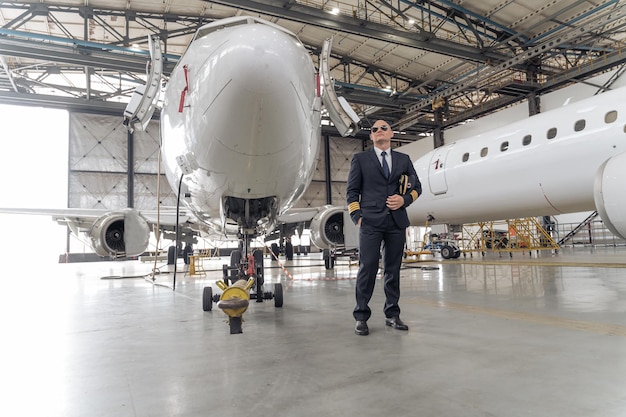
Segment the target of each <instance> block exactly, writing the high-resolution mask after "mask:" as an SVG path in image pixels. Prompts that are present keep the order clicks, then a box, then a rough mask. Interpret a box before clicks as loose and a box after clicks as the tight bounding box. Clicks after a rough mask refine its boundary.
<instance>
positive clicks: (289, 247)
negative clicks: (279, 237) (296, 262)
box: [285, 242, 293, 261]
mask: <svg viewBox="0 0 626 417" xmlns="http://www.w3.org/2000/svg"><path fill="white" fill-rule="evenodd" d="M285 259H286V260H288V261H293V244H292V243H291V242H287V243H285Z"/></svg>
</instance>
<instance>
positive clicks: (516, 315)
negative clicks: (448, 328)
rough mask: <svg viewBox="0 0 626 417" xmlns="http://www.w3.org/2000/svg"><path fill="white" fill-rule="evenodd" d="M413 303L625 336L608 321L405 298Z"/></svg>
mask: <svg viewBox="0 0 626 417" xmlns="http://www.w3.org/2000/svg"><path fill="white" fill-rule="evenodd" d="M406 301H408V302H410V303H413V304H421V305H427V306H431V307H441V308H447V309H450V310H457V311H463V312H466V313H477V314H485V315H489V316H493V317H498V318H503V319H508V320H518V321H525V322H530V323H537V324H543V325H546V326H555V327H561V328H564V329H573V330H581V331H585V332H592V333H599V334H603V335H607V336H623V337H626V326H622V325H619V324H609V323H596V322H591V321H583V320H572V319H566V318H562V317H555V316H545V315H542V314H534V313H523V312H519V311H507V310H500V309H496V308H489V307H482V306H473V305H469V304H461V303H453V302H448V301H435V300H428V299H423V298H411V299H409V300H405V302H406Z"/></svg>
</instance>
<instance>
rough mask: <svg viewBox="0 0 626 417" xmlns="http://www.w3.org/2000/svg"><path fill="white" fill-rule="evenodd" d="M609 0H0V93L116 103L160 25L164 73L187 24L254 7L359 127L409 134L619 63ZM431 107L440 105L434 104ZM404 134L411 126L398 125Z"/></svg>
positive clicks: (30, 99) (140, 74)
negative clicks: (324, 78) (322, 77)
mask: <svg viewBox="0 0 626 417" xmlns="http://www.w3.org/2000/svg"><path fill="white" fill-rule="evenodd" d="M625 9H626V5H625V4H624V2H623V1H620V0H598V1H594V2H590V1H587V0H548V1H546V2H538V1H534V0H484V1H481V2H472V1H469V0H455V1H450V0H419V1H417V0H376V1H375V0H338V1H333V2H329V1H327V0H290V1H284V0H282V1H281V0H257V1H250V0H234V1H202V0H184V1H173V0H164V1H163V2H145V1H133V0H110V1H85V0H67V1H47V0H42V1H40V2H37V3H35V2H2V1H0V102H3V103H12V104H33V105H45V106H52V107H63V108H68V109H71V110H80V111H87V112H95V113H102V114H121V111H122V110H123V108H124V107H125V102H127V101H128V99H129V97H130V95H131V93H132V91H133V89H134V87H135V86H136V85H137V83H139V82H141V81H142V80H143V79H144V78H145V68H146V60H147V52H146V49H147V48H146V40H147V36H148V35H149V34H158V35H159V36H160V38H161V40H162V42H163V49H164V53H165V62H166V63H165V71H164V72H165V74H168V73H169V72H171V70H172V69H173V66H174V65H175V64H176V62H177V59H178V57H179V56H180V55H181V54H182V53H183V52H184V50H185V47H186V45H187V43H188V42H189V41H190V39H191V37H192V35H193V33H194V32H195V31H196V30H197V28H198V27H200V26H201V25H203V24H205V23H208V22H211V21H213V20H215V19H221V18H224V17H230V16H235V15H240V14H252V15H257V16H260V17H263V18H266V19H269V20H271V21H273V22H275V23H277V24H279V25H281V26H284V27H286V28H287V29H289V30H291V31H293V32H294V33H295V34H296V35H298V37H299V38H300V39H301V40H302V42H303V43H304V44H305V45H306V46H307V48H308V49H309V50H310V52H311V54H312V55H313V57H314V62H316V63H317V57H318V56H319V52H320V49H321V46H322V43H323V41H324V40H325V39H326V38H328V37H331V36H333V37H334V42H333V55H332V57H331V64H332V66H333V68H332V74H333V77H334V78H335V83H336V88H337V89H338V90H339V92H340V94H342V95H344V96H346V98H347V99H348V100H349V101H350V102H351V103H352V104H353V105H354V106H355V109H356V110H357V112H358V113H359V114H360V116H361V117H362V119H363V120H364V124H365V126H367V125H368V123H369V122H370V121H372V120H373V119H375V118H379V117H384V118H387V119H390V121H392V122H393V123H394V125H395V126H396V127H398V128H402V129H403V130H405V131H407V132H409V133H410V134H414V135H415V136H414V137H416V138H417V137H418V135H420V134H424V133H429V132H431V131H432V130H433V129H434V128H435V127H444V128H445V127H449V126H452V125H455V124H457V123H460V122H462V121H464V120H466V119H467V118H473V117H478V116H480V115H482V114H487V113H490V112H493V111H494V110H496V109H498V108H501V107H503V106H506V105H509V104H512V103H515V102H518V101H521V100H524V99H526V98H528V97H529V96H531V95H532V96H539V95H541V94H543V93H545V92H548V91H552V90H554V89H556V88H559V87H561V86H564V85H567V84H570V83H572V82H581V81H584V80H585V79H587V78H589V77H591V76H593V75H596V74H598V73H600V72H602V71H606V70H609V69H612V68H615V67H619V66H621V65H623V64H624V63H625V62H626V57H625V56H624V53H623V49H624V33H625V32H624V27H625V25H626V18H625V17H624V15H625V13H626V12H625ZM436 113H437V114H436ZM409 136H410V135H409Z"/></svg>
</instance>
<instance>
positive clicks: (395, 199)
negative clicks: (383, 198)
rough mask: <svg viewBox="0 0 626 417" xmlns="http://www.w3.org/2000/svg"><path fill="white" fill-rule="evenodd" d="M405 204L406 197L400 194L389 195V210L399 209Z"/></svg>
mask: <svg viewBox="0 0 626 417" xmlns="http://www.w3.org/2000/svg"><path fill="white" fill-rule="evenodd" d="M403 205H404V198H403V197H402V196H401V195H399V194H394V195H390V196H389V197H387V208H388V209H389V210H398V209H399V208H400V207H402V206H403Z"/></svg>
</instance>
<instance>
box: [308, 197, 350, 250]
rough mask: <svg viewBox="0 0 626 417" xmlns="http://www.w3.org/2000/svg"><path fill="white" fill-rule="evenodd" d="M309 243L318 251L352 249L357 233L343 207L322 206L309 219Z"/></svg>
mask: <svg viewBox="0 0 626 417" xmlns="http://www.w3.org/2000/svg"><path fill="white" fill-rule="evenodd" d="M311 242H313V244H314V245H315V246H317V247H318V248H320V249H335V248H342V249H354V248H356V247H358V243H359V231H358V229H357V227H356V226H355V225H354V223H352V220H351V219H350V214H349V213H348V210H347V209H346V208H345V207H337V206H324V207H322V208H321V209H320V211H319V213H317V214H316V215H315V217H313V219H311Z"/></svg>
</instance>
